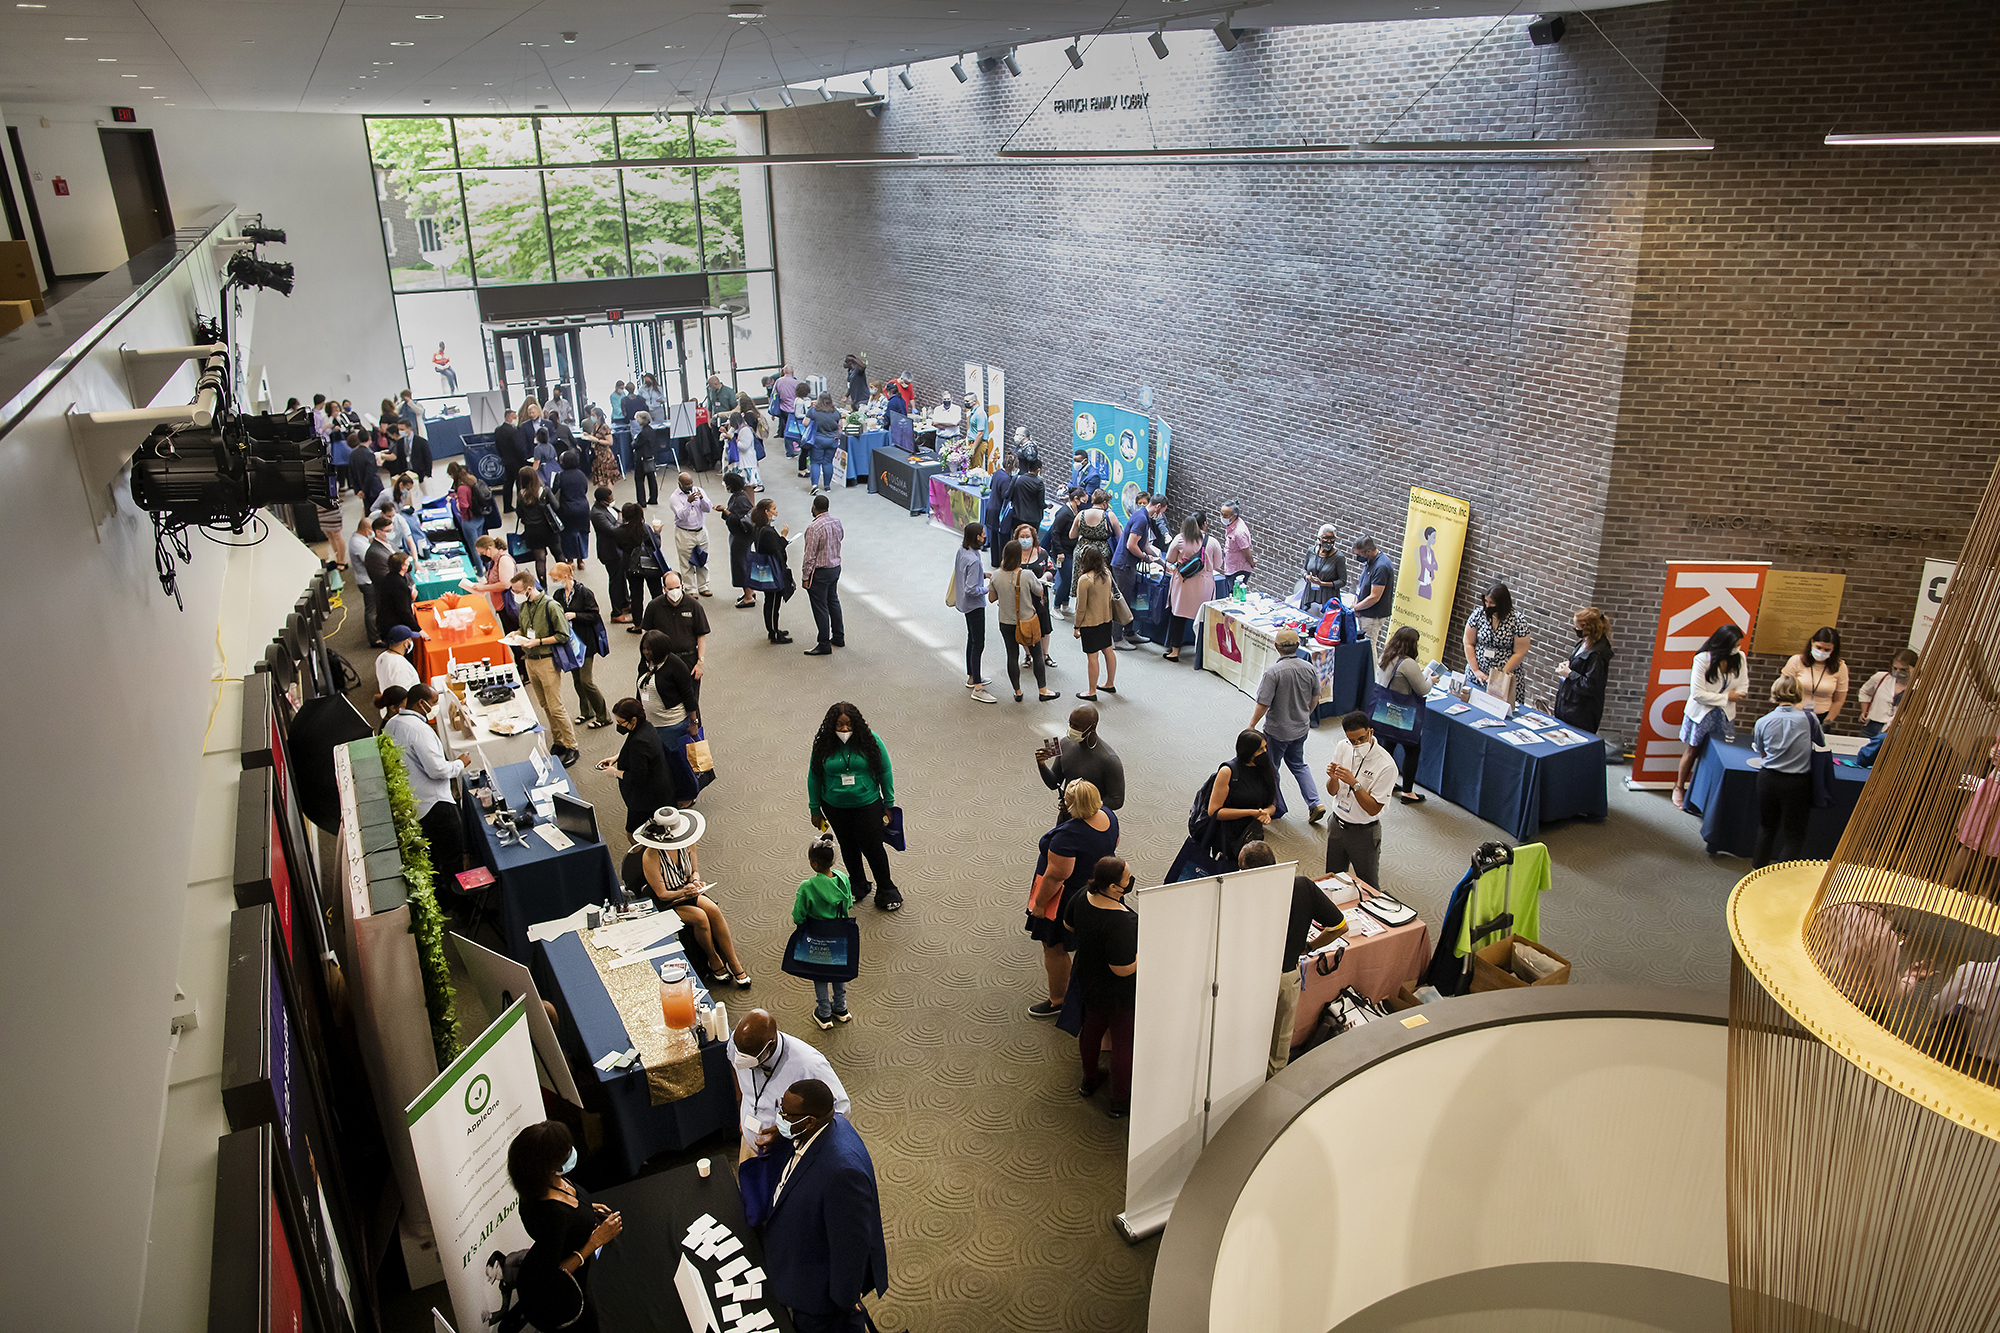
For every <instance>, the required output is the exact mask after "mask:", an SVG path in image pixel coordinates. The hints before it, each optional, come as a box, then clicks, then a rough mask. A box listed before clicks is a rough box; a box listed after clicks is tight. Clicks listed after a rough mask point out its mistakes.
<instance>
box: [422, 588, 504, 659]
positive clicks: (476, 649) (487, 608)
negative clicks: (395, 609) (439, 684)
mask: <svg viewBox="0 0 2000 1333" xmlns="http://www.w3.org/2000/svg"><path fill="white" fill-rule="evenodd" d="M467 610H469V611H470V614H468V615H460V614H446V613H447V612H451V613H457V612H464V611H467ZM417 627H418V628H419V629H421V630H423V632H424V633H425V634H427V635H429V636H430V637H429V638H425V639H418V640H417V653H416V655H417V662H416V667H417V674H418V675H419V676H422V677H423V678H424V679H425V680H430V679H431V678H433V677H435V676H442V675H444V674H445V671H446V667H447V664H448V663H450V662H479V661H485V662H492V663H498V662H511V661H513V660H514V654H513V652H512V650H510V649H509V648H508V647H507V645H506V644H504V643H502V642H500V636H501V634H502V633H503V631H502V630H501V628H500V615H499V613H498V612H497V611H495V610H494V609H493V603H491V602H489V601H487V600H486V594H484V593H478V592H470V593H468V592H448V593H444V594H442V595H441V596H439V597H437V598H436V599H435V600H433V601H429V602H425V603H423V604H422V605H420V606H418V607H417Z"/></svg>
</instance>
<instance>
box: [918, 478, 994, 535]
mask: <svg viewBox="0 0 2000 1333" xmlns="http://www.w3.org/2000/svg"><path fill="white" fill-rule="evenodd" d="M985 503H986V492H985V491H982V490H980V489H979V488H978V487H977V486H968V485H966V484H965V483H964V482H962V481H958V480H956V479H955V478H952V477H947V476H945V475H944V474H943V473H939V474H937V475H936V476H934V477H932V478H931V485H930V506H931V522H932V523H935V524H936V525H937V526H938V527H941V528H943V529H945V530H946V531H948V532H959V533H962V532H964V531H965V525H966V524H968V523H977V522H979V508H980V506H981V505H983V504H985Z"/></svg>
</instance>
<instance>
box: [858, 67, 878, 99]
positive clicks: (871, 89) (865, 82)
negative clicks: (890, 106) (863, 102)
mask: <svg viewBox="0 0 2000 1333" xmlns="http://www.w3.org/2000/svg"><path fill="white" fill-rule="evenodd" d="M861 86H862V87H863V88H866V89H867V90H868V95H869V96H870V97H880V96H881V95H882V90H881V89H880V88H877V87H876V86H875V71H874V70H872V69H871V70H869V71H868V72H867V73H866V74H864V75H862V76H861Z"/></svg>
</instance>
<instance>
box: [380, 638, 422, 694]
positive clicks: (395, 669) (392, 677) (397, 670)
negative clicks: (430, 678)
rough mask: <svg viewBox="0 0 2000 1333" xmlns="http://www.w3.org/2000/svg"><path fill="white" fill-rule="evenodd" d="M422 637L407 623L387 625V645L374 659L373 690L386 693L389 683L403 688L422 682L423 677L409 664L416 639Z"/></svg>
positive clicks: (406, 688) (412, 686) (409, 687)
mask: <svg viewBox="0 0 2000 1333" xmlns="http://www.w3.org/2000/svg"><path fill="white" fill-rule="evenodd" d="M420 637H422V636H421V635H419V634H418V633H417V631H415V630H413V629H411V628H410V627H409V626H408V625H391V626H389V646H388V647H387V648H384V649H383V650H382V652H381V655H380V656H378V657H377V658H376V659H375V692H376V693H377V694H386V693H388V691H389V687H390V686H391V685H401V686H402V687H403V688H404V689H405V690H408V689H412V688H414V687H415V686H418V685H421V684H423V677H421V676H419V675H418V674H417V669H416V668H415V667H414V666H412V665H410V656H411V654H412V653H414V652H415V651H416V644H417V640H418V639H419V638H420Z"/></svg>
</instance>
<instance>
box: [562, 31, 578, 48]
mask: <svg viewBox="0 0 2000 1333" xmlns="http://www.w3.org/2000/svg"><path fill="white" fill-rule="evenodd" d="M562 37H563V42H564V44H565V45H568V46H575V45H576V34H575V33H573V32H566V33H564V34H563V35H562Z"/></svg>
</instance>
